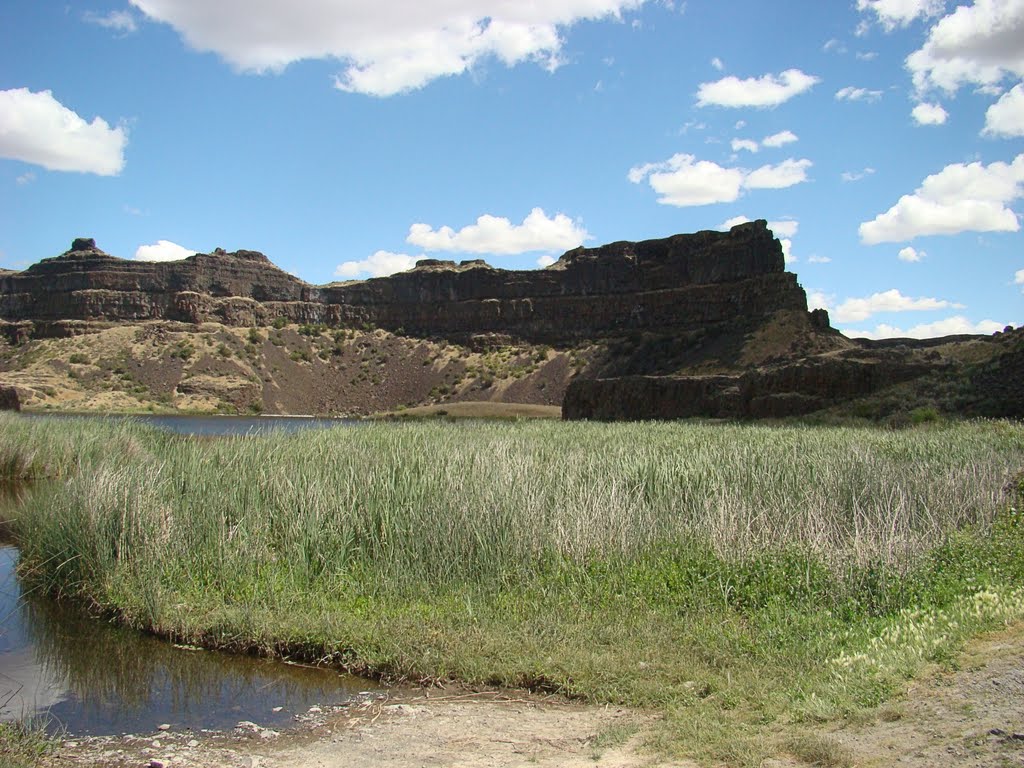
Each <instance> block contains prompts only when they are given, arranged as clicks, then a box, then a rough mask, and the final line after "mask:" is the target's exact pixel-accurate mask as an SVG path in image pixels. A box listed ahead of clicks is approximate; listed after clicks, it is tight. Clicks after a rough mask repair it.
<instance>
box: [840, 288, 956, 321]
mask: <svg viewBox="0 0 1024 768" xmlns="http://www.w3.org/2000/svg"><path fill="white" fill-rule="evenodd" d="M949 308H953V309H963V304H954V303H953V302H950V301H946V300H944V299H932V298H927V297H922V298H919V299H914V298H911V297H909V296H904V295H903V294H902V293H900V292H899V291H898V290H897V289H896V288H892V289H890V290H888V291H882V292H881V293H873V294H871V295H870V296H867V297H865V298H852V299H846V300H845V301H844V302H843V303H842V304H840V305H839V306H837V307H836V308H835V312H834V313H833V314H834V315H835V320H836V321H837V322H840V323H857V322H860V321H861V320H867V319H868V318H869V317H871V316H872V315H877V314H878V313H880V312H926V311H930V310H936V309H949Z"/></svg>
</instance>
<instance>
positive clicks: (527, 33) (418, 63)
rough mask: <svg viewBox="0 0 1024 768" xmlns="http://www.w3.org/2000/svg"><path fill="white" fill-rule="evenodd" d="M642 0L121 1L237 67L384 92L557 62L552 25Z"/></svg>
mask: <svg viewBox="0 0 1024 768" xmlns="http://www.w3.org/2000/svg"><path fill="white" fill-rule="evenodd" d="M643 2H644V0H550V1H549V2H546V3H518V2H509V1H507V0H501V2H495V0H420V2H415V3H409V2H406V0H377V2H374V3H367V2H365V1H364V0H333V1H332V2H325V1H324V0H292V2H289V3H281V2H279V1H278V0H218V1H217V2H210V0H131V4H132V5H133V6H135V7H136V8H138V9H139V10H140V11H142V12H143V13H144V14H146V16H148V17H149V18H151V19H153V20H155V21H159V22H163V23H166V24H169V25H171V26H172V27H174V29H176V30H177V31H178V32H179V33H180V34H181V36H182V37H183V38H184V39H185V40H186V42H187V43H188V44H189V45H190V46H192V47H193V48H195V49H196V50H200V51H213V52H215V53H217V54H218V55H219V56H221V57H222V58H224V59H225V60H227V61H228V62H229V63H230V64H232V65H233V66H234V67H235V68H237V69H238V70H241V71H244V72H257V73H263V72H279V71H281V70H283V69H284V68H285V67H287V66H288V65H289V64H291V63H293V62H296V61H301V60H304V59H338V60H340V61H341V62H343V67H344V69H343V70H342V71H341V73H340V74H339V75H338V76H337V79H336V85H337V87H338V88H340V89H342V90H345V91H355V92H358V93H367V94H372V95H375V96H390V95H393V94H396V93H401V92H403V91H408V90H412V89H416V88H421V87H423V86H425V85H426V84H427V83H429V82H431V81H432V80H435V79H437V78H439V77H445V76H451V75H459V74H462V73H464V72H466V71H467V70H469V69H470V68H472V67H473V66H474V65H475V64H476V63H477V62H479V61H480V60H482V59H485V58H487V57H496V58H497V59H499V60H500V61H502V62H503V63H504V64H506V65H508V66H512V65H515V64H518V63H521V62H524V61H533V62H537V63H539V64H541V65H542V66H544V67H547V68H549V69H553V68H555V67H557V66H558V64H559V63H560V53H561V49H562V44H563V41H562V38H561V34H560V33H561V31H562V30H564V29H565V28H567V27H569V26H571V25H572V24H574V23H576V22H579V21H583V20H588V19H590V20H593V19H601V18H608V17H619V16H620V14H621V13H622V12H623V11H627V10H631V9H634V8H638V7H640V6H641V5H642V4H643Z"/></svg>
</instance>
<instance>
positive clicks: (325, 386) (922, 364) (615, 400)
mask: <svg viewBox="0 0 1024 768" xmlns="http://www.w3.org/2000/svg"><path fill="white" fill-rule="evenodd" d="M0 332H2V336H3V338H4V342H3V346H2V347H0V395H2V397H0V402H3V403H6V404H8V407H14V406H17V405H26V406H28V407H33V408H47V407H50V408H58V409H84V410H135V409H140V408H141V409H147V408H148V409H160V410H163V409H188V410H213V409H215V410H222V411H224V410H227V411H243V410H247V411H251V412H274V413H295V412H301V413H314V412H315V413H354V414H358V413H369V412H376V411H384V410H395V409H415V408H417V407H423V406H431V405H433V406H435V407H439V406H454V405H455V404H457V403H464V402H467V401H487V402H496V403H528V404H537V405H549V406H558V405H562V403H563V399H564V409H563V415H564V416H565V417H567V418H600V419H620V418H675V417H680V416H712V417H715V416H719V417H730V418H756V417H762V416H787V415H794V414H805V413H809V412H813V411H819V410H822V409H828V408H830V407H833V406H835V405H837V404H842V403H848V402H850V401H854V400H857V399H858V398H864V397H867V396H874V395H875V394H876V393H878V392H879V391H883V390H886V389H888V388H891V387H893V386H895V385H900V384H905V383H906V382H916V381H921V380H926V379H928V378H929V377H933V378H934V376H935V374H936V372H937V371H940V372H941V373H940V375H939V378H941V379H942V380H943V381H945V380H948V379H950V377H951V376H953V378H955V377H956V376H964V375H975V374H972V373H971V372H970V371H969V370H968V369H969V368H970V365H968V363H966V362H963V361H960V360H958V359H957V356H956V355H955V354H950V353H949V350H945V349H940V348H938V347H935V346H934V345H933V346H932V348H930V349H924V348H919V347H918V346H915V345H913V344H910V343H909V342H908V344H910V346H907V345H902V346H900V345H897V346H896V347H894V348H882V347H880V346H877V345H871V344H869V343H867V342H852V341H850V340H848V339H845V338H844V337H842V336H841V335H839V334H838V333H837V332H836V331H834V330H832V329H831V328H830V327H829V323H828V316H827V314H825V313H824V312H822V311H816V312H810V313H809V312H808V311H807V303H806V297H805V294H804V291H803V289H802V288H801V287H800V286H799V284H798V283H797V279H796V276H795V275H793V274H791V273H789V272H786V271H785V265H784V260H783V255H782V249H781V246H780V244H779V241H778V240H777V239H775V237H774V236H773V235H772V233H771V231H770V230H768V228H767V226H766V224H765V222H764V221H756V222H751V223H747V224H741V225H738V226H736V227H733V228H732V229H731V230H730V231H729V232H725V233H723V232H710V231H707V232H698V233H695V234H688V235H675V236H673V237H668V238H664V239H659V240H647V241H642V242H617V243H612V244H609V245H605V246H601V247H598V248H577V249H575V250H572V251H569V252H567V253H565V254H564V255H563V256H562V257H561V258H560V259H559V260H558V261H557V262H556V263H555V264H553V265H552V266H550V267H548V268H546V269H541V270H524V271H512V270H503V269H495V268H493V267H491V266H488V265H487V264H486V263H484V262H483V261H479V260H474V261H463V262H461V263H455V262H450V261H438V260H424V261H421V262H419V263H418V264H417V265H416V267H415V268H414V269H411V270H409V271H407V272H403V273H399V274H396V275H392V276H390V277H383V278H375V279H369V280H363V281H349V282H342V283H332V284H328V285H311V284H308V283H305V282H304V281H302V280H300V279H299V278H297V277H294V276H293V275H290V274H288V273H286V272H284V271H283V270H281V269H279V268H277V267H276V266H274V264H272V263H271V261H270V260H269V259H268V258H267V257H266V256H264V255H263V254H261V253H258V252H256V251H244V250H242V251H235V252H231V253H229V252H226V251H223V250H221V249H217V250H215V251H213V252H212V253H208V254H196V255H195V256H191V257H189V258H186V259H183V260H181V261H174V262H140V261H130V260H124V259H120V258H116V257H114V256H111V255H108V254H106V253H104V252H103V251H102V250H100V249H98V248H97V247H96V245H95V243H94V242H93V241H92V240H89V239H78V240H75V241H74V243H73V244H72V247H71V249H69V250H68V251H67V252H65V253H63V254H61V255H59V256H56V257H54V258H48V259H44V260H42V261H40V262H38V263H37V264H34V265H32V266H31V267H29V268H27V269H25V270H24V271H20V272H15V271H3V270H0ZM1017 335H1019V334H1009V335H1007V336H1008V338H1011V337H1012V338H1011V342H1007V341H1006V340H996V341H992V340H991V339H987V338H985V337H981V338H973V339H970V340H968V341H969V342H970V343H971V344H973V345H974V346H978V345H982V346H983V347H984V349H982V351H981V352H979V351H978V350H974V351H973V352H972V353H971V354H970V355H968V357H969V358H970V359H971V360H972V361H973V362H972V363H971V365H974V364H977V363H978V362H979V361H981V363H983V364H984V365H988V361H990V360H992V359H997V358H998V359H999V360H1002V359H1003V357H1004V354H1003V353H1008V354H1009V357H1006V360H1009V361H1010V363H1009V365H1010V368H1012V366H1013V365H1019V361H1018V362H1017V363H1013V360H1015V359H1016V358H1014V357H1013V355H1014V354H1019V349H1018V347H1019V346H1020V345H1019V344H1017V345H1016V346H1014V345H1015V344H1016V342H1015V341H1012V340H1013V339H1016V337H1017ZM997 342H998V343H997ZM986 345H987V346H986ZM979 349H980V347H979ZM1004 362H1005V361H1004ZM984 365H983V367H984ZM990 369H992V366H991V365H989V367H988V368H986V369H985V371H983V372H978V373H977V374H976V375H977V376H981V377H982V378H984V377H985V376H987V377H988V378H989V379H991V380H992V382H994V383H993V384H992V387H994V388H995V389H996V390H998V389H999V388H1000V387H1001V386H1002V383H1001V382H1002V381H1003V379H1004V378H1005V377H1003V376H1001V374H999V373H998V371H999V370H1001V369H1002V363H1000V365H999V366H996V368H995V371H996V372H995V373H993V370H990ZM954 374H955V375H954ZM992 387H990V389H992ZM10 403H14V406H11V405H10ZM1014 407H1018V406H1014ZM442 410H443V409H442ZM1011 410H1012V408H1011Z"/></svg>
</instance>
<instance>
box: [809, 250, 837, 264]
mask: <svg viewBox="0 0 1024 768" xmlns="http://www.w3.org/2000/svg"><path fill="white" fill-rule="evenodd" d="M807 261H808V262H810V263H811V264H828V263H829V262H831V261H832V258H831V257H830V256H819V255H818V254H816V253H813V254H811V255H810V256H809V257H808V258H807Z"/></svg>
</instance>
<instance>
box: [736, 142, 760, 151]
mask: <svg viewBox="0 0 1024 768" xmlns="http://www.w3.org/2000/svg"><path fill="white" fill-rule="evenodd" d="M741 149H745V150H746V151H747V152H757V151H758V150H759V149H761V146H760V145H759V144H758V143H757V142H756V141H754V140H753V139H733V140H732V151H733V152H739V151H740V150H741Z"/></svg>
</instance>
